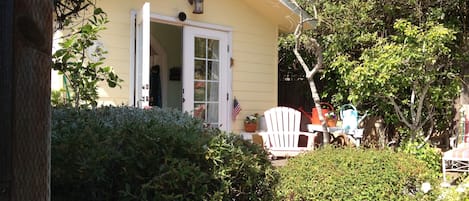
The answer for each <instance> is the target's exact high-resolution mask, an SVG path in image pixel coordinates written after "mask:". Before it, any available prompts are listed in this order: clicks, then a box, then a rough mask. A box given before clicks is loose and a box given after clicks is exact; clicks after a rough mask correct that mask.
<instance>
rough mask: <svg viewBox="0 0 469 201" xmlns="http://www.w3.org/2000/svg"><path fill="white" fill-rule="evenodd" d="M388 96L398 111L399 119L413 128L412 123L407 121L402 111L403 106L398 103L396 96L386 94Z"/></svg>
mask: <svg viewBox="0 0 469 201" xmlns="http://www.w3.org/2000/svg"><path fill="white" fill-rule="evenodd" d="M386 98H387V99H388V100H389V101H390V102H391V105H392V106H393V107H394V111H396V113H397V117H398V118H399V120H400V121H401V122H402V123H404V124H405V125H406V126H407V127H409V128H412V125H411V124H410V123H409V121H407V119H406V118H405V116H404V114H403V113H402V111H401V108H400V107H399V105H397V103H396V101H395V100H394V98H392V97H389V96H386Z"/></svg>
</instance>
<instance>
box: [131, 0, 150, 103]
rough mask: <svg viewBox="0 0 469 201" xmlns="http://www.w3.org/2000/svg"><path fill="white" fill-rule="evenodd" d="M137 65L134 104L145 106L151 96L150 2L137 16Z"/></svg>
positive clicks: (144, 5)
mask: <svg viewBox="0 0 469 201" xmlns="http://www.w3.org/2000/svg"><path fill="white" fill-rule="evenodd" d="M135 35H136V43H137V44H136V58H135V59H136V61H135V62H136V65H135V91H134V93H135V95H134V100H133V101H134V105H135V106H137V107H140V108H145V107H147V106H148V105H149V98H150V97H149V96H150V3H149V2H146V3H144V4H143V6H142V9H141V10H140V11H139V12H138V13H137V16H136V33H135Z"/></svg>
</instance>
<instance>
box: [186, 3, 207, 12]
mask: <svg viewBox="0 0 469 201" xmlns="http://www.w3.org/2000/svg"><path fill="white" fill-rule="evenodd" d="M189 3H190V4H191V5H194V11H192V13H195V14H202V13H204V0H189Z"/></svg>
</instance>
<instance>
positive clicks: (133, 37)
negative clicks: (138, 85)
mask: <svg viewBox="0 0 469 201" xmlns="http://www.w3.org/2000/svg"><path fill="white" fill-rule="evenodd" d="M136 17H137V11H136V10H131V11H130V41H129V42H130V67H129V70H130V72H129V78H130V80H129V103H128V105H130V106H136V103H135V80H136V79H135V72H136V64H135V57H136V55H135V53H136V49H135V45H136V41H135V40H136V33H135V29H136V23H135V20H136Z"/></svg>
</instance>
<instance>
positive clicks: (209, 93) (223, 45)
mask: <svg viewBox="0 0 469 201" xmlns="http://www.w3.org/2000/svg"><path fill="white" fill-rule="evenodd" d="M183 46H184V50H183V55H184V61H183V110H184V111H187V112H189V113H191V114H192V115H193V116H194V117H197V118H200V119H203V120H204V121H205V123H206V124H207V125H208V126H210V127H214V128H219V129H221V130H228V129H229V123H230V122H229V116H230V115H229V114H230V113H229V111H230V110H229V106H228V105H229V104H228V102H229V97H230V94H229V93H228V74H229V62H228V51H229V49H228V33H226V32H222V31H215V30H210V29H202V28H196V27H191V26H185V27H184V29H183Z"/></svg>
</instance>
